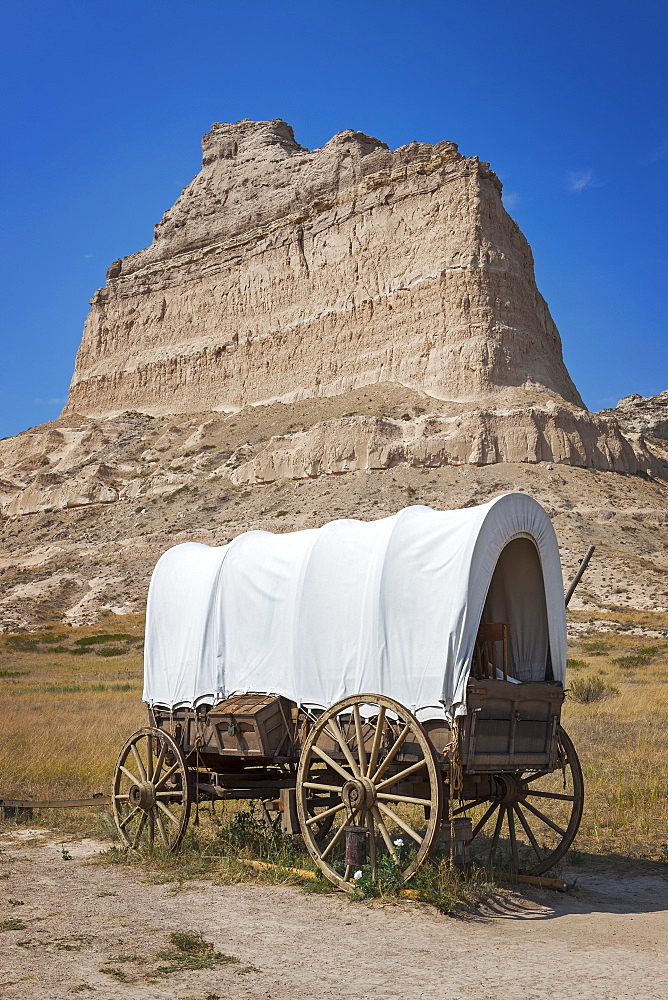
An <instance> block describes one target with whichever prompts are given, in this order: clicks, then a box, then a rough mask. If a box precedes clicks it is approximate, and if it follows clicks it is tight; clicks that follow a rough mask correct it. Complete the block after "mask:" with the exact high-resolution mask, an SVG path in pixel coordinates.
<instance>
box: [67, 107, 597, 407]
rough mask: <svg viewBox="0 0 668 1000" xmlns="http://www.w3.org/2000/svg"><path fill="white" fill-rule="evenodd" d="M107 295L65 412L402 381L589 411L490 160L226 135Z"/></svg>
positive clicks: (210, 402) (194, 403)
mask: <svg viewBox="0 0 668 1000" xmlns="http://www.w3.org/2000/svg"><path fill="white" fill-rule="evenodd" d="M107 277H108V281H107V286H106V288H104V289H102V290H100V291H99V292H97V294H96V295H95V297H94V299H93V301H92V309H91V313H90V316H89V318H88V320H87V322H86V327H85V330H84V336H83V342H82V344H81V348H80V350H79V354H78V356H77V362H76V370H75V373H74V378H73V381H72V387H71V393H70V401H69V404H68V408H69V409H70V410H75V411H76V412H78V413H83V414H86V415H88V416H106V415H109V414H114V413H118V412H119V410H124V409H140V410H142V411H145V412H150V413H153V414H158V413H166V412H170V413H173V412H192V411H193V410H208V409H224V410H229V409H235V408H239V407H241V406H245V405H248V404H251V403H266V402H270V401H273V400H282V401H283V402H290V401H292V400H294V399H299V398H304V397H308V396H331V395H334V394H338V393H342V392H346V391H349V390H350V389H355V388H359V387H361V386H365V385H375V384H377V383H379V382H397V383H399V384H402V385H406V386H408V387H410V388H414V389H418V390H421V391H423V392H426V393H427V394H429V395H430V396H434V397H436V398H438V399H447V400H454V401H457V402H470V401H479V400H481V399H484V398H486V397H488V396H490V395H498V394H499V393H500V392H502V390H504V389H507V388H515V387H519V388H522V389H528V390H534V391H537V392H547V393H549V394H551V395H554V396H558V397H560V398H562V399H565V400H566V401H568V402H570V403H574V404H575V405H577V406H582V401H581V399H580V397H579V395H578V393H577V391H576V389H575V387H574V385H573V383H572V382H571V379H570V378H569V376H568V373H567V371H566V369H565V366H564V363H563V360H562V357H561V343H560V339H559V334H558V332H557V329H556V327H555V325H554V323H553V321H552V319H551V317H550V314H549V312H548V309H547V306H546V304H545V302H544V300H543V299H542V297H541V296H540V294H539V293H538V291H537V289H536V286H535V282H534V274H533V259H532V256H531V250H530V248H529V245H528V243H527V241H526V240H525V238H524V237H523V235H522V233H521V232H520V230H519V228H518V226H517V225H516V223H515V222H513V220H512V219H511V218H510V216H509V215H508V214H507V213H506V211H505V210H504V208H503V205H502V202H501V184H500V182H499V180H498V178H497V177H496V175H495V174H494V173H493V172H492V171H491V170H490V168H489V164H487V163H481V162H480V161H479V160H478V158H477V157H470V158H466V157H464V156H462V155H461V154H460V153H458V151H457V146H456V145H455V144H454V143H452V142H440V143H438V144H437V145H433V146H432V145H428V144H426V143H418V142H413V143H411V144H410V145H407V146H402V147H401V148H400V149H397V150H395V151H394V152H392V151H391V150H389V149H388V147H387V146H386V145H385V144H384V143H382V142H380V141H379V140H378V139H373V138H371V137H369V136H366V135H362V134H361V133H360V132H353V131H351V130H348V131H345V132H340V133H339V134H338V135H335V136H334V138H333V139H331V140H330V141H329V142H328V143H327V144H326V145H325V146H323V147H322V149H316V150H314V151H309V150H307V149H303V148H302V147H301V146H299V145H298V144H297V143H296V142H295V140H294V136H293V134H292V129H291V128H290V126H289V125H287V124H286V123H285V122H282V121H273V122H250V121H244V122H239V123H237V124H235V125H214V126H213V127H212V129H211V132H209V134H208V135H206V136H204V140H203V161H202V170H201V172H200V173H199V174H198V175H197V177H196V178H195V179H194V180H193V181H192V183H191V184H189V185H188V187H186V188H185V189H184V191H183V193H182V194H181V196H180V198H179V199H178V200H177V202H176V204H175V205H174V207H173V208H171V209H170V210H169V211H168V212H166V213H165V215H164V217H163V219H162V221H161V222H160V223H159V224H158V225H157V226H156V229H155V238H154V240H153V243H152V245H151V246H150V247H149V248H148V249H147V250H142V251H141V252H139V253H136V254H133V255H132V256H131V257H126V258H125V259H124V260H121V261H116V263H115V264H113V265H112V266H111V267H110V268H109V271H108V276H107Z"/></svg>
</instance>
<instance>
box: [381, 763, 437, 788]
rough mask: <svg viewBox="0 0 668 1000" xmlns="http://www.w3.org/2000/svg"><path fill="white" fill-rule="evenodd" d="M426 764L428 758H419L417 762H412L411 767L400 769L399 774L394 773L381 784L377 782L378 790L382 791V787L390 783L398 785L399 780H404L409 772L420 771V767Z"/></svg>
mask: <svg viewBox="0 0 668 1000" xmlns="http://www.w3.org/2000/svg"><path fill="white" fill-rule="evenodd" d="M426 766H427V761H426V760H424V759H423V760H419V761H418V762H417V763H416V764H411V766H410V767H405V768H404V770H403V771H399V772H398V773H397V774H393V775H392V777H391V778H385V780H384V781H381V782H380V783H379V784H376V790H377V791H380V789H381V788H387V786H388V785H396V784H397V782H399V781H403V780H404V778H407V777H408V776H409V774H415V772H416V771H419V770H420V768H422V767H426Z"/></svg>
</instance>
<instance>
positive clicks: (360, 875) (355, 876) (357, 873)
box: [353, 872, 362, 878]
mask: <svg viewBox="0 0 668 1000" xmlns="http://www.w3.org/2000/svg"><path fill="white" fill-rule="evenodd" d="M353 878H362V872H355V874H354V875H353Z"/></svg>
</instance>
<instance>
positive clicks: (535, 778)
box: [522, 771, 551, 785]
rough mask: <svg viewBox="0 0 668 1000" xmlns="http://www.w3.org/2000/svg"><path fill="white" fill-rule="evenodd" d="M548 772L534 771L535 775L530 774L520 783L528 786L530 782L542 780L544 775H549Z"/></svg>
mask: <svg viewBox="0 0 668 1000" xmlns="http://www.w3.org/2000/svg"><path fill="white" fill-rule="evenodd" d="M550 773H551V772H550V771H536V773H535V774H530V775H528V776H526V777H523V778H522V783H523V784H524V785H527V784H529V783H530V782H532V781H538V779H539V778H544V777H545V775H546V774H550Z"/></svg>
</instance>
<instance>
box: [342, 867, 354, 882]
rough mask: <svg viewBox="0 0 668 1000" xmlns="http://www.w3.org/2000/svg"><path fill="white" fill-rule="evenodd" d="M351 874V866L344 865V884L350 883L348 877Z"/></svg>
mask: <svg viewBox="0 0 668 1000" xmlns="http://www.w3.org/2000/svg"><path fill="white" fill-rule="evenodd" d="M352 872H353V866H352V865H346V870H345V872H344V873H343V881H344V882H348V881H350V876H351V875H352Z"/></svg>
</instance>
